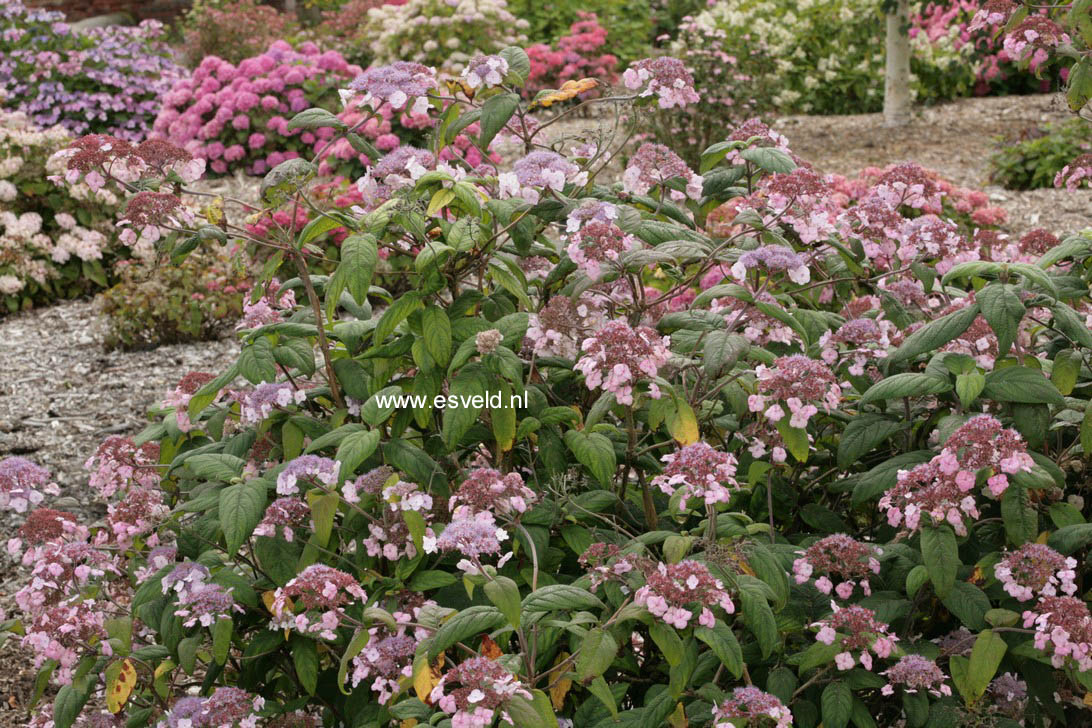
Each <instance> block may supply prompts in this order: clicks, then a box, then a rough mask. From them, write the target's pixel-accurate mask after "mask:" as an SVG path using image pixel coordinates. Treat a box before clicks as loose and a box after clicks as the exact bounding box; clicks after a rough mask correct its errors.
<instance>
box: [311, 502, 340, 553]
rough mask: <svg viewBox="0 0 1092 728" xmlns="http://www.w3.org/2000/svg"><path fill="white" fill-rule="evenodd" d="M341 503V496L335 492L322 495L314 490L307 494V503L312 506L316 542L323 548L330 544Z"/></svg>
mask: <svg viewBox="0 0 1092 728" xmlns="http://www.w3.org/2000/svg"><path fill="white" fill-rule="evenodd" d="M340 502H341V495H340V494H339V493H338V492H337V491H334V492H332V493H322V491H319V490H312V491H310V492H309V493H308V494H307V503H308V505H310V506H311V520H312V522H313V523H314V524H315V536H314V538H315V541H316V542H317V543H318V545H319V546H320V547H322V548H325V547H326V545H327V544H328V543H329V542H330V535H331V534H332V533H333V530H334V518H335V517H336V516H337V507H338V504H339V503H340Z"/></svg>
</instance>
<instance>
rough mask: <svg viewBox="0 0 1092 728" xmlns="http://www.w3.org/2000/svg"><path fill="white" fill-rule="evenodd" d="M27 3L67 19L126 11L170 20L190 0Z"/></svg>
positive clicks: (31, 0)
mask: <svg viewBox="0 0 1092 728" xmlns="http://www.w3.org/2000/svg"><path fill="white" fill-rule="evenodd" d="M25 1H26V4H27V5H30V6H35V7H40V8H48V9H49V10H60V11H61V12H63V13H64V14H65V15H67V16H68V19H69V20H82V19H83V18H89V17H91V16H93V15H105V14H107V13H128V14H129V15H132V16H133V17H135V18H136V19H138V20H146V19H148V18H155V19H156V20H164V21H166V20H170V19H171V18H174V17H175V16H177V15H178V14H180V13H182V12H183V11H185V10H186V8H188V7H189V6H190V4H191V3H190V0H25Z"/></svg>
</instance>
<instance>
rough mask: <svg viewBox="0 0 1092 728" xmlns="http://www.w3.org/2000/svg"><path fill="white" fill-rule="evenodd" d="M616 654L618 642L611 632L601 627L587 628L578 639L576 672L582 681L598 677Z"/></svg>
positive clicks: (585, 681)
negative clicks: (586, 631) (582, 637)
mask: <svg viewBox="0 0 1092 728" xmlns="http://www.w3.org/2000/svg"><path fill="white" fill-rule="evenodd" d="M617 654H618V643H617V642H616V641H615V640H614V637H612V636H611V633H610V632H608V631H606V630H605V629H603V628H602V627H596V628H595V629H592V630H588V633H587V634H586V635H584V639H583V640H581V641H580V652H579V653H577V656H576V674H577V677H578V678H579V679H580V681H581V682H582V683H587V682H589V681H591V679H592V678H596V677H599V676H600V675H602V674H603V673H604V672H606V671H607V668H609V667H610V666H611V663H612V662H614V658H615V656H616V655H617Z"/></svg>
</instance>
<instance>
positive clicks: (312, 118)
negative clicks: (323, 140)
mask: <svg viewBox="0 0 1092 728" xmlns="http://www.w3.org/2000/svg"><path fill="white" fill-rule="evenodd" d="M323 127H328V128H331V129H337V130H338V131H344V130H345V129H346V128H348V127H346V126H345V122H344V121H342V120H341V119H339V118H337V117H336V116H334V115H333V114H331V113H330V112H329V111H327V110H326V109H319V108H313V109H304V110H303V111H301V112H299V113H298V114H296V115H295V116H293V117H292V118H291V119H289V121H288V124H287V126H285V128H286V129H288V130H289V131H294V130H296V129H321V128H323Z"/></svg>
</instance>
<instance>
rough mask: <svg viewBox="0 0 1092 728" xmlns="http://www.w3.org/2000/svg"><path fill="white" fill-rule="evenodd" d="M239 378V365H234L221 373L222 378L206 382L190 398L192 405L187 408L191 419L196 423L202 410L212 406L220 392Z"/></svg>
mask: <svg viewBox="0 0 1092 728" xmlns="http://www.w3.org/2000/svg"><path fill="white" fill-rule="evenodd" d="M237 376H239V365H238V364H232V365H231V366H230V367H229V368H228V369H226V370H224V371H223V372H221V374H220V376H218V377H216V378H215V379H213V380H211V381H208V382H206V383H205V384H204V385H202V386H201V388H200V389H198V390H197V391H196V392H194V393H193V396H192V397H190V404H189V406H188V407H187V408H186V411H187V412H188V413H189V416H190V419H191V420H193V421H194V422H196V421H197V415H199V414H201V412H202V410H204V409H205V408H206V407H208V406H209V405H210V404H212V402H213V400H215V399H216V397H217V395H218V394H220V390H221V389H223V388H224V387H225V386H227V385H228V384H231V382H232V380H234V379H235V377H237Z"/></svg>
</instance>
